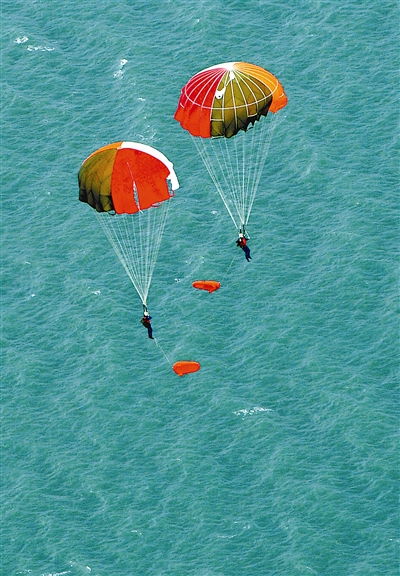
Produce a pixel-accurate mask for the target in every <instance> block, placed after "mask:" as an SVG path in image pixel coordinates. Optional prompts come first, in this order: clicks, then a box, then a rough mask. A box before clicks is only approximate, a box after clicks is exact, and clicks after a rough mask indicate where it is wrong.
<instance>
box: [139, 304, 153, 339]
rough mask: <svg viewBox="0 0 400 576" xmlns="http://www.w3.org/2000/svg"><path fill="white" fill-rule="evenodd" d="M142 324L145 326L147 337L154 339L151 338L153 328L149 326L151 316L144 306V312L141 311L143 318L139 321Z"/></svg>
mask: <svg viewBox="0 0 400 576" xmlns="http://www.w3.org/2000/svg"><path fill="white" fill-rule="evenodd" d="M140 322H141V323H142V324H143V326H144V327H145V328H147V334H148V335H149V338H151V339H152V340H154V338H153V328H152V327H151V316H150V314H149V313H148V311H147V309H146V308H145V310H144V312H143V318H142V319H141V321H140Z"/></svg>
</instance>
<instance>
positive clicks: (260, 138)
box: [245, 114, 277, 224]
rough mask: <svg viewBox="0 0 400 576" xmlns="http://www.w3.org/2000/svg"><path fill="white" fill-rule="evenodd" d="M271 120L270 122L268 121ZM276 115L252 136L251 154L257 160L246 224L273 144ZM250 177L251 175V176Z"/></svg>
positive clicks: (251, 184)
mask: <svg viewBox="0 0 400 576" xmlns="http://www.w3.org/2000/svg"><path fill="white" fill-rule="evenodd" d="M271 116H272V117H271ZM268 118H269V122H268V121H267V120H268ZM276 118H277V117H276V115H275V114H270V115H269V116H268V117H267V118H265V122H263V126H262V129H261V130H258V131H256V130H254V128H253V134H252V139H251V140H252V142H251V144H252V145H251V154H252V157H253V158H254V159H255V163H254V172H253V178H252V179H250V177H249V179H248V186H249V193H248V205H247V217H246V221H245V224H247V223H248V220H249V217H250V213H251V210H252V207H253V203H254V199H255V196H256V192H257V190H258V186H259V183H260V180H261V176H262V173H263V170H264V166H265V162H266V160H267V156H268V152H269V148H270V145H271V142H272V137H273V134H274V130H275V127H276ZM249 176H250V175H249Z"/></svg>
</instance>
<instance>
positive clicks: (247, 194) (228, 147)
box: [174, 62, 287, 230]
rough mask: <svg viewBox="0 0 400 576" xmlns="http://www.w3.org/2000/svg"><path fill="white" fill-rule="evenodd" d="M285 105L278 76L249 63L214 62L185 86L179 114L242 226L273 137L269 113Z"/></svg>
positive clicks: (232, 213)
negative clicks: (215, 64) (268, 119)
mask: <svg viewBox="0 0 400 576" xmlns="http://www.w3.org/2000/svg"><path fill="white" fill-rule="evenodd" d="M286 104H287V96H286V94H285V91H284V89H283V87H282V85H281V83H280V82H279V80H278V79H277V78H276V77H275V76H274V75H273V74H271V72H268V70H265V69H264V68H261V67H260V66H256V65H254V64H249V63H247V62H229V63H225V64H218V65H217V66H212V67H211V68H207V69H205V70H202V71H201V72H198V73H197V74H195V76H193V77H192V78H191V79H190V80H189V81H188V82H187V84H186V85H185V86H184V87H183V88H182V91H181V96H180V98H179V102H178V106H177V109H176V112H175V116H174V118H175V120H177V121H178V122H179V123H180V124H181V126H182V128H184V129H185V130H187V131H188V132H189V133H190V134H191V136H193V139H194V143H195V145H196V147H197V149H198V151H199V154H200V156H201V158H202V160H203V161H204V163H205V165H206V168H207V170H208V172H209V173H210V176H211V178H212V180H213V181H214V184H215V186H216V188H217V190H218V192H219V194H220V196H221V198H222V200H223V202H224V204H225V206H226V208H227V210H228V212H229V215H230V216H231V218H232V221H233V222H234V224H235V226H236V228H237V229H238V230H240V229H243V227H244V226H245V225H247V222H248V219H249V216H250V212H251V209H252V206H253V202H254V198H255V194H256V191H257V187H258V184H259V181H260V178H261V175H262V171H263V168H264V164H265V160H266V157H267V154H268V148H269V144H270V141H271V139H272V135H273V128H274V123H272V122H267V118H265V117H266V116H267V115H269V112H273V115H274V116H275V114H276V113H277V112H278V111H279V110H281V109H282V108H283V107H284V106H286ZM269 116H270V115H269Z"/></svg>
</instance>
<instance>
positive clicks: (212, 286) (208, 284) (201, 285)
mask: <svg viewBox="0 0 400 576" xmlns="http://www.w3.org/2000/svg"><path fill="white" fill-rule="evenodd" d="M192 286H193V288H197V289H198V290H207V292H209V294H211V292H215V290H218V289H219V288H220V287H221V284H220V283H219V282H217V281H216V280H196V282H193V284H192Z"/></svg>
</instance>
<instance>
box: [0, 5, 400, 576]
mask: <svg viewBox="0 0 400 576" xmlns="http://www.w3.org/2000/svg"><path fill="white" fill-rule="evenodd" d="M1 42H2V56H1V59H2V61H1V63H2V190H3V194H2V236H1V238H2V251H1V257H2V284H1V288H2V302H1V303H2V396H1V400H2V402H1V404H2V428H1V432H2V439H1V460H2V462H1V481H2V525H1V569H0V573H1V574H2V575H4V576H16V575H21V576H22V575H23V576H28V575H29V576H50V575H51V576H56V575H57V576H60V575H68V576H82V575H85V576H88V575H89V574H90V575H91V576H136V575H138V576H142V575H143V576H144V575H168V576H181V575H182V576H185V575H193V576H303V575H304V576H312V575H319V576H384V575H385V576H386V575H388V576H392V575H395V574H398V573H399V565H398V559H399V517H398V497H399V478H398V471H399V466H398V465H399V461H398V457H399V452H398V448H399V443H398V424H399V419H398V417H399V410H398V399H399V398H398V395H397V392H396V385H397V384H398V367H399V348H398V344H399V330H398V328H399V318H398V309H397V306H398V286H399V284H398V280H399V276H398V261H399V259H398V256H399V253H398V249H399V173H398V165H399V153H398V129H399V114H398V80H399V75H398V67H399V5H398V3H397V2H395V1H392V2H391V1H389V0H381V1H380V2H377V1H376V0H364V1H363V0H357V1H356V0H347V1H346V2H343V3H341V2H335V1H333V0H325V1H324V0H320V1H319V0H301V1H300V0H299V1H298V2H283V1H277V0H271V1H267V0H231V1H230V2H228V1H223V0H147V1H146V2H145V1H142V0H122V1H121V2H117V3H116V2H107V1H105V0H101V1H97V2H94V1H93V0H87V1H86V2H78V1H77V0H69V1H68V2H67V1H66V0H64V1H61V0H54V1H52V2H48V1H45V0H24V1H22V0H13V1H11V0H5V1H3V3H2V40H1ZM236 60H244V61H249V62H252V63H254V64H258V65H260V66H263V67H265V68H267V69H268V70H270V71H271V72H272V73H273V74H275V75H276V76H277V77H278V78H279V79H280V81H281V82H282V84H283V86H284V88H285V91H286V93H287V95H288V98H289V103H288V106H287V107H286V108H285V109H283V110H282V111H281V112H280V113H279V114H278V115H277V125H276V128H275V132H274V138H273V141H272V144H271V148H270V151H269V155H268V159H267V165H266V169H265V172H264V175H263V177H262V180H261V182H260V188H259V192H258V195H257V197H256V200H255V204H254V207H253V211H252V215H251V218H250V223H249V230H250V233H251V242H250V245H251V249H252V256H253V260H252V262H251V263H247V262H246V260H245V259H244V257H243V254H242V253H239V251H238V249H237V248H236V246H235V238H236V232H235V229H234V227H233V225H232V222H231V220H230V218H229V216H228V213H227V212H226V210H225V208H224V206H223V204H222V202H221V200H220V198H219V196H218V195H217V193H216V192H215V189H214V186H213V183H212V182H211V180H210V178H209V176H208V174H207V172H206V170H205V168H204V166H203V164H202V162H201V160H200V158H199V156H198V154H197V151H196V149H195V147H194V145H193V143H192V141H191V139H190V137H189V136H188V134H187V133H185V132H184V131H183V130H182V129H181V127H180V126H179V124H178V123H177V122H175V121H174V120H173V114H174V112H175V108H176V105H177V101H178V98H179V94H180V90H181V87H182V86H183V85H184V84H185V83H186V82H187V80H188V79H189V78H190V77H191V76H192V75H193V74H195V73H196V72H198V71H199V70H201V69H203V68H206V67H208V66H211V65H214V64H218V63H220V62H226V61H236ZM118 140H134V141H139V142H144V143H146V144H150V145H152V146H155V147H156V148H159V149H160V150H161V151H162V152H163V153H164V154H165V155H166V156H167V157H168V158H169V159H170V160H171V161H172V162H173V163H174V166H175V170H176V172H177V175H178V178H179V180H180V184H181V187H180V189H179V190H178V191H177V193H176V197H175V198H174V200H173V204H171V209H170V213H169V220H168V222H167V226H166V230H165V235H164V238H163V242H162V245H161V249H160V254H159V260H158V263H157V266H156V269H155V273H154V277H153V282H152V286H151V289H150V295H149V301H148V302H149V308H150V311H151V313H152V316H153V326H154V333H155V335H156V336H157V341H158V343H159V345H160V346H157V344H156V343H155V342H152V341H150V340H149V339H148V338H147V335H146V332H145V330H144V329H143V327H142V326H141V325H140V323H139V320H140V317H141V312H142V306H141V302H140V299H139V297H138V296H137V294H136V292H135V291H134V289H133V286H132V284H131V283H130V281H129V278H128V276H127V275H126V274H125V272H124V270H123V268H122V266H121V265H120V263H119V262H118V260H117V258H116V256H115V254H114V252H113V251H112V249H111V246H110V245H109V244H108V241H107V239H106V238H105V237H104V235H103V232H102V231H101V229H100V227H99V226H98V223H97V221H96V219H95V218H94V214H93V211H92V210H91V209H90V208H89V207H88V206H87V205H84V204H82V203H80V202H79V201H78V186H77V172H78V170H79V167H80V164H81V162H82V161H83V160H84V159H85V158H86V156H88V154H90V153H91V152H92V151H94V150H95V149H97V148H99V147H100V146H103V145H105V144H108V143H110V142H114V141H118ZM232 259H233V260H232ZM202 278H210V279H216V280H220V281H221V283H222V286H221V289H220V290H219V291H218V292H215V293H214V294H210V295H209V294H207V293H205V292H198V291H195V290H193V288H192V287H191V283H192V282H193V281H194V280H198V279H202ZM181 359H191V360H197V361H199V362H200V363H201V370H200V371H199V372H198V373H196V374H192V375H189V376H185V377H184V378H179V377H178V376H176V375H175V374H174V373H173V371H172V370H171V366H170V362H175V361H176V360H181Z"/></svg>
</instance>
